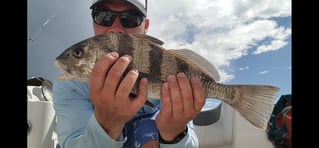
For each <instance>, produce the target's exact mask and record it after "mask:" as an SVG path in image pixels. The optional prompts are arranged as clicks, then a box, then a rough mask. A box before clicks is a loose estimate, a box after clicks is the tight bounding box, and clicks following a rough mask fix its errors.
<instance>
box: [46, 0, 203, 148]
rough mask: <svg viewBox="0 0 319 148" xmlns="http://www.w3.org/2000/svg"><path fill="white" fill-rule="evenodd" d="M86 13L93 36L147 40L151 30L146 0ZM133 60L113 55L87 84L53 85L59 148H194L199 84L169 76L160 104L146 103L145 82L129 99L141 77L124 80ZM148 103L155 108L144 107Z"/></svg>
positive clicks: (99, 4) (97, 4) (115, 0)
mask: <svg viewBox="0 0 319 148" xmlns="http://www.w3.org/2000/svg"><path fill="white" fill-rule="evenodd" d="M90 9H91V10H92V19H93V29H94V33H95V35H98V34H104V33H140V34H146V33H147V30H148V28H149V25H150V20H149V19H148V18H147V0H93V4H92V6H91V7H90ZM131 60H132V57H130V56H128V55H124V56H121V57H119V55H118V53H116V52H113V53H110V54H107V55H105V56H104V57H102V58H101V59H100V60H99V61H98V62H97V63H96V64H95V66H94V68H93V71H92V73H91V77H90V81H89V83H84V82H79V81H73V80H67V81H59V80H55V81H54V82H53V90H52V93H53V102H54V108H55V111H56V116H57V134H58V141H59V146H60V147H61V148H102V147H103V148H106V147H107V148H113V147H114V148H115V147H125V148H126V147H127V148H131V147H137V148H139V147H142V148H146V147H152V148H155V147H162V148H164V147H183V148H184V147H189V148H190V147H191V148H193V147H198V139H197V136H196V133H195V132H194V129H193V125H192V119H193V118H195V117H196V115H197V114H198V113H199V112H200V111H201V109H202V107H203V106H204V104H205V99H206V98H205V93H204V88H203V87H202V85H201V83H200V81H199V79H198V78H192V79H188V78H187V77H186V75H185V74H184V73H178V74H172V75H169V76H168V77H167V82H164V83H163V85H162V90H161V95H162V98H161V100H155V99H151V98H147V84H148V82H147V79H146V78H142V79H141V80H140V84H139V91H138V94H137V96H136V97H135V98H134V99H132V98H131V97H130V91H131V89H132V88H133V85H134V83H135V82H136V81H137V77H138V74H139V73H138V71H137V70H130V71H129V72H128V73H127V74H126V75H123V73H124V71H125V69H126V68H127V66H128V65H129V64H130V62H131ZM60 74H62V73H60ZM122 77H123V79H122ZM147 99H148V100H149V101H150V102H151V103H152V104H154V105H155V107H154V108H150V107H148V106H146V105H144V104H145V102H146V100H147Z"/></svg>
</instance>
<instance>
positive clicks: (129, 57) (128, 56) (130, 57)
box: [123, 54, 132, 61]
mask: <svg viewBox="0 0 319 148" xmlns="http://www.w3.org/2000/svg"><path fill="white" fill-rule="evenodd" d="M123 57H127V58H128V59H129V60H130V61H132V56H130V55H127V54H126V55H124V56H123Z"/></svg>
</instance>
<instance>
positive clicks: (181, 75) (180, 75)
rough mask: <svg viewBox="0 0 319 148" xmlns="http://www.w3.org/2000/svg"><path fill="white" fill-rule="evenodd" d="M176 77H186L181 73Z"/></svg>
mask: <svg viewBox="0 0 319 148" xmlns="http://www.w3.org/2000/svg"><path fill="white" fill-rule="evenodd" d="M177 77H179V78H183V77H186V74H185V73H183V72H181V73H178V74H177Z"/></svg>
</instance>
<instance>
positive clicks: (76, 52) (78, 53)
mask: <svg viewBox="0 0 319 148" xmlns="http://www.w3.org/2000/svg"><path fill="white" fill-rule="evenodd" d="M73 55H74V57H76V58H81V57H82V55H83V49H81V48H76V49H74V50H73Z"/></svg>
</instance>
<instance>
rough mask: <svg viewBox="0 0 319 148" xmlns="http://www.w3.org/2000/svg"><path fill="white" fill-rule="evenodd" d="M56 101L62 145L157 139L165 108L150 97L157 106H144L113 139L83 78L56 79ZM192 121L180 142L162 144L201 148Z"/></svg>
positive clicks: (79, 147)
mask: <svg viewBox="0 0 319 148" xmlns="http://www.w3.org/2000/svg"><path fill="white" fill-rule="evenodd" d="M52 94H53V103H54V109H55V111H56V116H57V134H58V142H59V145H60V147H61V148H88V147H94V148H100V147H101V148H102V147H107V148H121V147H135V146H141V145H142V144H144V143H146V142H147V141H149V140H155V139H157V129H156V125H155V122H154V120H155V117H156V115H157V113H158V111H159V109H160V107H161V104H160V100H154V99H149V100H150V102H152V103H153V104H154V105H156V107H155V108H153V109H152V108H149V107H147V106H144V107H143V108H141V110H140V111H138V113H137V114H136V116H135V118H133V119H132V120H131V121H129V122H128V123H127V124H126V125H125V128H124V129H125V132H122V135H121V138H120V139H116V140H114V139H112V138H111V137H110V136H109V135H108V134H107V133H106V132H105V131H104V130H103V128H102V127H101V126H100V124H99V123H98V122H97V121H96V119H95V116H94V108H93V105H92V103H91V101H90V99H89V85H88V84H87V83H84V82H79V81H58V80H55V81H54V82H53V89H52ZM193 130H194V129H193V127H192V124H190V126H188V133H187V135H186V136H185V137H184V138H183V140H181V141H180V142H179V143H177V144H169V145H168V144H161V145H160V146H161V147H168V148H169V147H174V148H176V147H183V148H184V147H186V148H187V147H189V148H194V147H198V139H197V136H196V134H195V132H194V131H193Z"/></svg>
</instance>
